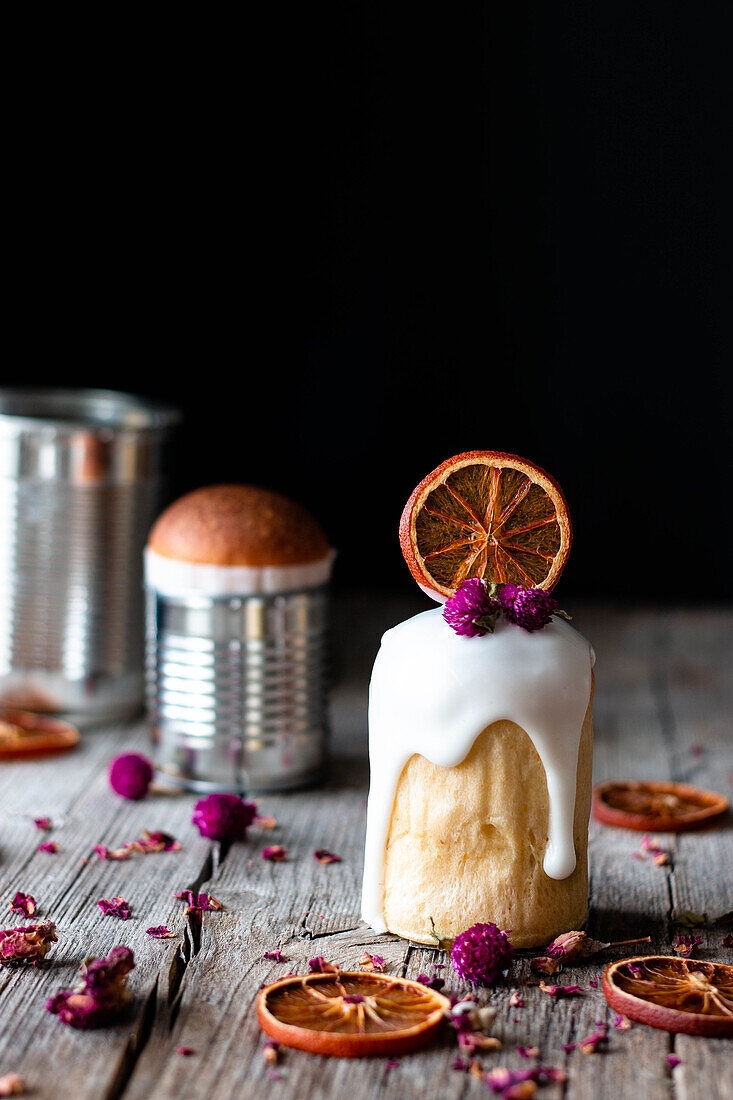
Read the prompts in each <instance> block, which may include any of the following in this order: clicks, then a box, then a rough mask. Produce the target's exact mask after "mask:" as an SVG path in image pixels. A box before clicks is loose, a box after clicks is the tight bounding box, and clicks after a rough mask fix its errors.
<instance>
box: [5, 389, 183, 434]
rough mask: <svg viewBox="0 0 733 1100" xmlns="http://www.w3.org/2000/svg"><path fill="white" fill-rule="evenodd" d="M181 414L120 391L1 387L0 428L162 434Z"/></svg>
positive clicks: (179, 419) (152, 400) (159, 403)
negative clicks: (159, 432)
mask: <svg viewBox="0 0 733 1100" xmlns="http://www.w3.org/2000/svg"><path fill="white" fill-rule="evenodd" d="M180 421H181V414H180V412H179V410H178V409H176V408H174V407H173V406H172V405H166V404H165V403H164V402H161V401H156V400H154V399H152V398H147V397H139V396H137V395H135V394H132V393H124V392H122V391H120V390H106V389H86V388H70V389H65V388H63V387H60V386H54V387H50V388H49V387H40V386H38V387H36V386H7V387H6V386H3V387H2V388H0V425H2V426H3V427H15V428H25V429H28V428H31V429H32V428H38V427H41V426H50V427H53V428H55V429H56V430H57V431H79V430H84V431H109V430H110V429H111V430H113V431H143V432H144V431H164V430H166V429H169V428H173V427H175V425H177V424H178V423H180Z"/></svg>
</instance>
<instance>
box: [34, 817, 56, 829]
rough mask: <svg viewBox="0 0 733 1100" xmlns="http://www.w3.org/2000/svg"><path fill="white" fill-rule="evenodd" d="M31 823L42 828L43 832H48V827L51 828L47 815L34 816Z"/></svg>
mask: <svg viewBox="0 0 733 1100" xmlns="http://www.w3.org/2000/svg"><path fill="white" fill-rule="evenodd" d="M33 824H34V825H35V827H36V828H37V829H42V830H43V831H44V832H48V830H49V829H52V828H53V825H52V824H51V819H50V818H48V817H34V818H33Z"/></svg>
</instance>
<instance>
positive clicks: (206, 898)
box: [173, 890, 224, 913]
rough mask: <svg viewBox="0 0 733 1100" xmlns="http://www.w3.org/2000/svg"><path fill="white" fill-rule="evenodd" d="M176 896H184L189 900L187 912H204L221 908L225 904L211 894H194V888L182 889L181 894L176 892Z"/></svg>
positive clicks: (183, 897)
mask: <svg viewBox="0 0 733 1100" xmlns="http://www.w3.org/2000/svg"><path fill="white" fill-rule="evenodd" d="M173 897H174V898H182V899H183V900H184V901H187V902H188V905H187V907H186V913H203V912H206V911H207V910H219V909H223V908H224V906H223V905H222V904H221V902H220V901H219V900H218V898H215V897H213V895H211V894H194V892H193V890H182V891H181V893H180V894H174V895H173Z"/></svg>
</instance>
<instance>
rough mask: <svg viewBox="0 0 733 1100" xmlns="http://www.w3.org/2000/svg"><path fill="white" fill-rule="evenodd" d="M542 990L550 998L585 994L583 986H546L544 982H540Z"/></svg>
mask: <svg viewBox="0 0 733 1100" xmlns="http://www.w3.org/2000/svg"><path fill="white" fill-rule="evenodd" d="M540 989H541V990H542V992H543V993H546V994H547V995H548V997H574V996H576V994H578V993H582V992H583V987H582V986H581V985H546V984H545V983H544V982H540Z"/></svg>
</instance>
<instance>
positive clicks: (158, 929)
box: [145, 924, 178, 940]
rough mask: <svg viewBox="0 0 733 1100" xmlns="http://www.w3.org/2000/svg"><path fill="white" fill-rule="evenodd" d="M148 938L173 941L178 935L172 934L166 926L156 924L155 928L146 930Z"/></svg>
mask: <svg viewBox="0 0 733 1100" xmlns="http://www.w3.org/2000/svg"><path fill="white" fill-rule="evenodd" d="M145 931H146V933H147V934H148V936H152V937H153V939H156V940H173V939H175V938H176V936H177V935H178V933H177V932H171V930H170V928H168V926H167V925H165V924H156V925H155V927H153V928H146V929H145Z"/></svg>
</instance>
